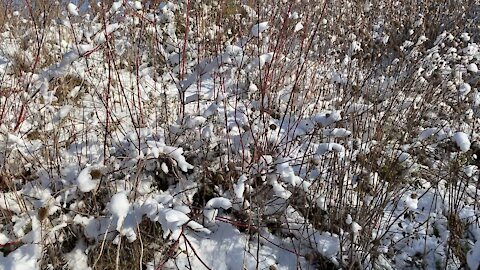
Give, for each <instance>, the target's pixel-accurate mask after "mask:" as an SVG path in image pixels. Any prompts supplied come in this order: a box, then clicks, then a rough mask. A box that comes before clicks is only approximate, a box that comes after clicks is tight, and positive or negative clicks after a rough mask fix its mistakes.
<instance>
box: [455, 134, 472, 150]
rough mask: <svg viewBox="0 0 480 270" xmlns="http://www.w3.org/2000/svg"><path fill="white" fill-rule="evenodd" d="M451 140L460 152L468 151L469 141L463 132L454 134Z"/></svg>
mask: <svg viewBox="0 0 480 270" xmlns="http://www.w3.org/2000/svg"><path fill="white" fill-rule="evenodd" d="M453 140H454V141H455V142H456V143H457V146H458V147H459V148H460V150H461V151H462V152H467V151H468V150H470V140H469V139H468V135H467V134H466V133H464V132H456V133H455V134H453Z"/></svg>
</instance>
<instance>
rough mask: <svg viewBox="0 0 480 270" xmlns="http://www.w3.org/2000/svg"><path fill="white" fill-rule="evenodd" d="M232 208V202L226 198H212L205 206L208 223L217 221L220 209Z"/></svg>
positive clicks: (204, 211)
mask: <svg viewBox="0 0 480 270" xmlns="http://www.w3.org/2000/svg"><path fill="white" fill-rule="evenodd" d="M230 207H232V202H231V201H230V200H229V199H226V198H221V197H218V198H212V199H210V200H209V201H208V202H207V204H206V205H205V209H204V210H203V215H204V216H205V217H206V218H207V220H208V221H210V222H212V221H214V220H215V217H216V216H217V214H218V208H223V209H225V210H226V209H229V208H230Z"/></svg>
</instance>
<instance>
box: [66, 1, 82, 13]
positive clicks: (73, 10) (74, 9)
mask: <svg viewBox="0 0 480 270" xmlns="http://www.w3.org/2000/svg"><path fill="white" fill-rule="evenodd" d="M67 10H68V13H70V15H72V16H79V14H78V7H77V6H76V5H75V4H74V3H68V5H67Z"/></svg>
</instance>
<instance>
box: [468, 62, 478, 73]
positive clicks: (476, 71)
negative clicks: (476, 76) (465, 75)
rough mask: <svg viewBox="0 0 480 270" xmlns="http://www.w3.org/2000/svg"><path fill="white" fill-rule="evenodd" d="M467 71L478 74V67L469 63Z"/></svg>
mask: <svg viewBox="0 0 480 270" xmlns="http://www.w3.org/2000/svg"><path fill="white" fill-rule="evenodd" d="M467 70H468V71H470V72H472V73H478V66H477V64H475V63H470V64H468V66H467Z"/></svg>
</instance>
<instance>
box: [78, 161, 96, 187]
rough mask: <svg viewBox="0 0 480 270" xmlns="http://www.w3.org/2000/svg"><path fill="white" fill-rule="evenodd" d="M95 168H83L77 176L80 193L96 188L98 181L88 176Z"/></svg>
mask: <svg viewBox="0 0 480 270" xmlns="http://www.w3.org/2000/svg"><path fill="white" fill-rule="evenodd" d="M94 168H96V166H87V167H85V168H84V169H83V170H82V171H81V172H80V173H79V174H78V176H77V185H78V189H80V191H82V192H90V191H92V190H94V189H96V188H97V186H98V184H99V180H94V179H92V175H91V174H90V173H91V172H92V170H93V169H94Z"/></svg>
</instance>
